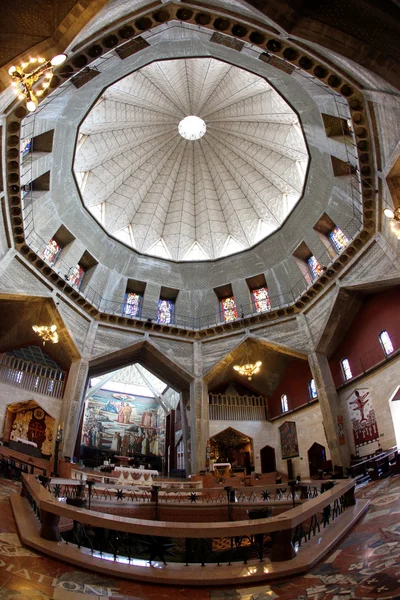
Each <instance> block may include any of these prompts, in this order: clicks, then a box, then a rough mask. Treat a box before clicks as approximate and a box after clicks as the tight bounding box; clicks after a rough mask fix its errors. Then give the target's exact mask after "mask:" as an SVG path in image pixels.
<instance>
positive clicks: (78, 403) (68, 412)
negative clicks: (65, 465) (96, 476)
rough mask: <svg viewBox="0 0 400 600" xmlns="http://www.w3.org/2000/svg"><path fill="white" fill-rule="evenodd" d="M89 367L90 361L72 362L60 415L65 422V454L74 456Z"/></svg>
mask: <svg viewBox="0 0 400 600" xmlns="http://www.w3.org/2000/svg"><path fill="white" fill-rule="evenodd" d="M88 368H89V364H88V361H86V360H77V361H75V362H74V363H72V365H71V368H70V371H69V374H68V380H67V385H66V386H65V392H64V401H63V407H62V412H61V417H60V421H61V422H62V423H63V445H62V454H63V456H71V457H72V456H73V453H74V448H75V443H76V436H77V433H78V429H79V423H80V417H81V415H82V410H83V403H84V392H85V389H86V382H87V375H88Z"/></svg>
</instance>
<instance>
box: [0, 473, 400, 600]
mask: <svg viewBox="0 0 400 600" xmlns="http://www.w3.org/2000/svg"><path fill="white" fill-rule="evenodd" d="M14 493H19V485H18V484H16V483H13V482H11V481H9V480H5V479H0V600H25V599H30V600H48V599H49V598H52V599H54V600H99V598H102V599H103V600H105V599H109V600H163V599H166V600H266V599H269V600H273V599H274V598H279V600H306V599H307V600H348V599H349V598H357V599H359V600H364V599H365V600H367V599H380V600H385V599H390V600H400V476H397V477H392V478H390V479H385V480H382V481H378V482H374V483H370V484H368V485H365V486H363V487H362V488H360V489H359V490H358V492H357V496H358V497H367V498H370V499H371V507H370V509H369V511H368V513H367V514H366V515H365V516H364V518H363V519H362V520H361V521H359V523H358V524H357V525H356V527H355V528H354V529H353V530H352V531H351V532H350V533H349V534H348V535H347V536H346V537H345V538H344V539H343V541H342V543H341V544H340V545H339V546H338V547H336V549H335V550H334V551H333V552H332V553H331V554H330V555H328V557H327V558H326V559H325V560H324V561H323V562H321V563H320V564H319V565H317V566H316V567H315V568H314V569H312V570H311V571H310V572H309V573H308V574H307V575H305V576H301V577H293V578H290V579H286V580H285V581H283V582H277V583H273V584H271V585H260V586H257V587H254V588H241V589H226V588H218V589H204V588H179V587H163V586H156V585H149V584H141V583H134V582H131V581H125V580H121V579H113V578H110V577H107V576H104V577H103V576H100V575H97V574H92V573H89V572H86V571H81V570H77V569H76V568H74V567H73V566H69V565H66V564H62V563H60V562H57V561H55V560H52V559H50V558H46V557H44V556H41V555H39V554H37V553H34V552H31V551H29V550H27V549H25V548H23V547H22V546H21V544H20V542H19V538H18V536H17V534H16V528H15V523H14V519H13V517H12V514H11V509H10V505H9V502H8V497H9V495H10V494H14Z"/></svg>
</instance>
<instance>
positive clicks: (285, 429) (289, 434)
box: [279, 421, 299, 460]
mask: <svg viewBox="0 0 400 600" xmlns="http://www.w3.org/2000/svg"><path fill="white" fill-rule="evenodd" d="M279 433H280V436H281V448H282V459H283V460H285V459H287V458H296V456H299V442H298V440H297V429H296V423H295V422H294V421H285V422H284V423H283V424H282V425H281V426H280V427H279Z"/></svg>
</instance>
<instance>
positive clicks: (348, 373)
mask: <svg viewBox="0 0 400 600" xmlns="http://www.w3.org/2000/svg"><path fill="white" fill-rule="evenodd" d="M340 364H341V365H342V371H343V377H344V378H345V380H346V381H348V380H349V379H351V378H352V377H353V374H352V372H351V369H350V363H349V361H348V360H347V358H344V359H343V360H342V361H341V363H340Z"/></svg>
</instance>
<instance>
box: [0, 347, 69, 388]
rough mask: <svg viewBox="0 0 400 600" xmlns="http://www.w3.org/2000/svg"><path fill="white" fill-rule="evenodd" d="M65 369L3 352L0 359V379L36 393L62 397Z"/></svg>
mask: <svg viewBox="0 0 400 600" xmlns="http://www.w3.org/2000/svg"><path fill="white" fill-rule="evenodd" d="M65 379H66V373H65V371H62V370H61V369H55V368H52V367H46V366H45V365H40V364H37V363H34V362H29V361H26V360H23V359H21V358H16V357H15V356H10V355H7V354H3V356H2V357H1V360H0V381H2V382H3V383H8V384H9V385H15V386H18V387H20V388H23V389H24V390H30V391H32V392H36V393H37V394H43V395H45V396H51V397H52V398H62V397H63V393H64V384H65Z"/></svg>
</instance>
